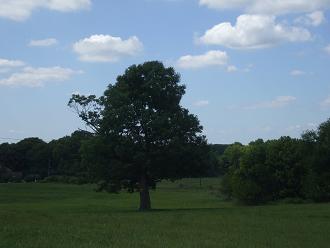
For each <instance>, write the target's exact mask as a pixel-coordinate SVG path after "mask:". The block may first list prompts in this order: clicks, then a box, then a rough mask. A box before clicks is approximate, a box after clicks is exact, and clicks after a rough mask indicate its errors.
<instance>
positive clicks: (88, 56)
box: [73, 34, 143, 62]
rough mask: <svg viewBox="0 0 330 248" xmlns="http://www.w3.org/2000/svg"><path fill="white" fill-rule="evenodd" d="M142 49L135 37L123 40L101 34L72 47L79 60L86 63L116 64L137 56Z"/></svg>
mask: <svg viewBox="0 0 330 248" xmlns="http://www.w3.org/2000/svg"><path fill="white" fill-rule="evenodd" d="M142 49H143V44H142V43H141V42H140V40H139V39H138V38H137V37H136V36H132V37H130V38H128V39H127V40H123V39H122V38H120V37H113V36H111V35H102V34H101V35H92V36H90V37H88V38H85V39H82V40H79V41H78V42H76V43H75V44H74V45H73V50H74V51H75V52H76V53H77V54H78V55H79V59H80V60H82V61H86V62H116V61H118V60H119V59H121V58H122V57H126V56H134V55H137V54H138V53H139V52H141V51H142Z"/></svg>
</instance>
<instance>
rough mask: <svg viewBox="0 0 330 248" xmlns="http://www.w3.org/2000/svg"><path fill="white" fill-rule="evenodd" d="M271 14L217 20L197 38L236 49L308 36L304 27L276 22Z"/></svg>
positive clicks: (258, 46) (257, 46)
mask: <svg viewBox="0 0 330 248" xmlns="http://www.w3.org/2000/svg"><path fill="white" fill-rule="evenodd" d="M275 21H276V20H275V17H274V16H267V15H241V16H239V17H238V18H237V21H236V24H235V26H232V25H231V23H229V22H223V23H220V24H218V25H216V26H214V27H213V28H211V29H209V30H207V31H206V32H205V34H204V35H203V36H202V37H201V38H200V41H201V42H202V43H204V44H210V45H222V46H226V47H229V48H236V49H257V48H266V47H271V46H274V45H277V44H281V43H284V42H302V41H308V40H310V39H311V34H310V32H309V31H308V30H307V29H304V28H300V27H294V26H287V25H284V24H280V23H276V22H275Z"/></svg>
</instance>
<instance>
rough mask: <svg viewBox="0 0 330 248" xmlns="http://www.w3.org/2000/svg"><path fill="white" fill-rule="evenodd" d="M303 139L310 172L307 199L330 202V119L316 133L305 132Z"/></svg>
mask: <svg viewBox="0 0 330 248" xmlns="http://www.w3.org/2000/svg"><path fill="white" fill-rule="evenodd" d="M302 139H303V141H304V144H305V147H306V149H305V150H306V156H305V159H306V161H308V167H307V168H308V170H309V171H308V175H307V177H306V181H305V194H306V197H307V198H312V199H314V200H315V201H320V202H325V201H330V119H328V120H327V121H326V122H323V123H322V124H321V125H320V126H319V127H318V129H317V130H316V131H308V132H305V133H304V134H303V136H302Z"/></svg>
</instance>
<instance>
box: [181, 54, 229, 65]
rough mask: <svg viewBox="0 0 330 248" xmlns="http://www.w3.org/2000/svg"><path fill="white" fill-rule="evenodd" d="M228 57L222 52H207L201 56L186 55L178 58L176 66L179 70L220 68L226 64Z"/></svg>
mask: <svg viewBox="0 0 330 248" xmlns="http://www.w3.org/2000/svg"><path fill="white" fill-rule="evenodd" d="M228 59H229V57H228V55H227V53H226V52H223V51H208V52H207V53H205V54H202V55H195V56H193V55H186V56H182V57H181V58H179V60H178V61H177V65H178V66H179V67H181V68H186V69H196V68H202V67H208V66H222V65H225V64H227V62H228Z"/></svg>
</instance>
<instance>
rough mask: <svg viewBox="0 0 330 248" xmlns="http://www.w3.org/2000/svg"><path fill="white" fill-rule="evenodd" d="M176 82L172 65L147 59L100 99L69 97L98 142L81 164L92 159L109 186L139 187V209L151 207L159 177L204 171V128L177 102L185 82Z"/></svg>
mask: <svg viewBox="0 0 330 248" xmlns="http://www.w3.org/2000/svg"><path fill="white" fill-rule="evenodd" d="M179 81H180V76H179V74H178V73H176V72H175V70H174V69H173V68H165V67H164V66H163V64H162V63H160V62H158V61H152V62H146V63H144V64H141V65H133V66H131V67H129V68H128V69H127V70H126V71H125V73H124V74H123V75H121V76H118V77H117V82H116V83H115V84H114V85H109V86H108V88H107V90H106V91H105V92H104V95H103V96H102V97H100V98H96V97H95V96H94V95H91V96H80V95H73V96H72V98H71V99H70V101H69V106H70V107H72V108H74V109H75V110H76V111H77V113H78V114H79V116H80V117H81V119H82V120H83V121H84V122H85V123H86V124H87V125H89V126H90V127H91V128H92V129H93V130H94V131H95V134H96V137H95V139H94V142H96V143H93V142H89V144H86V146H85V148H84V149H85V150H86V153H85V155H84V158H85V162H86V161H87V162H88V161H89V163H90V164H91V163H93V161H91V160H94V161H95V163H96V164H98V165H99V168H101V171H100V172H98V173H97V174H98V176H99V177H100V179H103V180H105V181H106V182H107V183H108V184H110V185H112V186H113V188H117V189H120V188H127V189H128V190H129V191H130V192H133V191H135V190H137V191H139V192H140V210H149V209H150V208H151V203H150V196H149V188H150V187H155V185H156V183H157V181H159V180H161V179H173V180H174V179H178V178H182V177H184V176H199V175H201V174H202V173H204V172H205V170H206V169H207V166H206V160H207V156H208V154H209V153H208V151H209V148H208V146H207V145H206V140H205V137H204V136H203V135H201V132H202V126H201V125H200V124H199V121H198V119H197V117H196V116H194V115H192V114H190V113H189V111H188V110H187V109H185V108H183V107H182V106H181V105H180V101H181V98H182V96H183V94H184V93H185V86H184V85H180V84H179ZM97 147H99V148H100V149H96V148H97ZM101 147H103V148H101ZM89 149H90V150H91V151H94V152H95V153H96V155H95V156H94V155H92V154H88V151H90V150H89ZM98 153H99V154H98ZM106 158H108V159H106ZM100 174H101V175H100Z"/></svg>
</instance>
